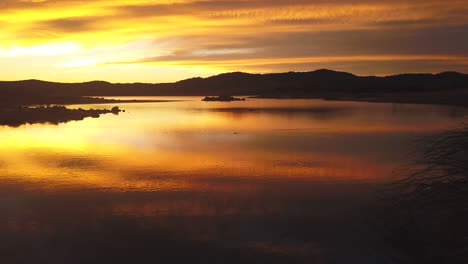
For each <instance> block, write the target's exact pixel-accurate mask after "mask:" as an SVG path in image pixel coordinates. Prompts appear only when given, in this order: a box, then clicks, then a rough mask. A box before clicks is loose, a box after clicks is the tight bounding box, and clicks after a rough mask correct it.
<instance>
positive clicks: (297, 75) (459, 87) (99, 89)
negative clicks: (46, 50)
mask: <svg viewBox="0 0 468 264" xmlns="http://www.w3.org/2000/svg"><path fill="white" fill-rule="evenodd" d="M0 93H1V94H3V95H4V96H9V95H10V96H14V97H18V96H26V97H33V96H44V95H46V96H47V97H70V96H75V97H76V96H145V95H147V96H149V95H153V96H170V95H179V96H181V95H197V96H206V95H226V94H227V95H250V96H257V97H264V98H324V99H329V100H357V101H372V102H401V103H430V104H451V105H464V106H466V105H468V103H467V101H468V100H466V98H467V95H468V75H467V74H462V73H457V72H443V73H439V74H401V75H393V76H386V77H376V76H356V75H353V74H350V73H346V72H337V71H331V70H317V71H311V72H287V73H272V74H249V73H242V72H233V73H225V74H220V75H216V76H212V77H208V78H192V79H187V80H183V81H179V82H175V83H159V84H150V83H118V84H112V83H108V82H102V81H94V82H86V83H53V82H44V81H38V80H27V81H14V82H0Z"/></svg>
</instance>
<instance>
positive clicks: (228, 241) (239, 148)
mask: <svg viewBox="0 0 468 264" xmlns="http://www.w3.org/2000/svg"><path fill="white" fill-rule="evenodd" d="M142 99H164V98H154V97H152V98H148V97H145V98H142ZM165 99H177V100H181V101H178V102H161V103H138V104H121V105H119V106H120V107H121V108H123V109H125V110H126V112H125V113H121V114H119V115H118V116H116V115H104V116H102V117H101V118H98V119H93V118H87V119H85V120H83V121H76V122H69V123H66V124H60V125H58V126H56V125H25V126H21V127H18V128H12V127H0V136H1V138H2V141H1V142H0V145H1V148H0V175H1V176H0V210H1V214H0V261H1V263H147V262H158V261H160V262H162V263H175V262H180V263H199V262H203V263H239V262H242V261H243V262H245V263H379V262H381V261H383V259H385V258H386V255H385V250H383V249H382V248H380V246H379V236H378V234H376V232H375V231H374V230H372V228H371V226H372V224H371V223H369V218H370V217H369V214H370V212H371V211H372V210H371V209H370V208H372V206H373V204H374V203H375V201H376V199H377V197H378V187H379V186H380V185H382V184H385V183H386V182H388V181H389V180H392V179H393V178H395V177H396V176H395V175H394V174H393V173H392V171H394V170H395V169H398V166H400V165H401V164H404V162H405V161H407V159H408V153H409V152H410V151H411V149H412V142H413V140H414V139H415V138H417V137H418V136H420V135H426V134H430V133H436V132H438V131H441V130H445V129H448V128H451V127H454V126H456V125H458V124H459V123H460V122H462V121H464V120H466V118H465V116H467V115H468V111H467V110H466V109H463V108H455V107H446V106H430V105H399V104H375V103H356V102H327V101H320V100H269V99H250V100H248V101H245V102H230V103H229V102H227V103H221V102H201V101H200V99H201V98H198V97H176V98H174V97H172V98H165ZM114 105H115V104H114ZM114 105H110V106H114ZM73 107H83V108H104V107H106V108H107V107H109V106H108V105H84V106H73Z"/></svg>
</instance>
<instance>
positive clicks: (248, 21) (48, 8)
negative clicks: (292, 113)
mask: <svg viewBox="0 0 468 264" xmlns="http://www.w3.org/2000/svg"><path fill="white" fill-rule="evenodd" d="M0 12H1V13H2V16H1V17H0V26H1V27H2V31H1V32H0V61H1V62H2V65H4V67H3V69H2V71H1V73H0V79H1V80H19V79H32V78H35V79H43V80H50V81H67V82H75V81H90V80H97V79H99V80H106V81H113V82H168V81H176V80H180V79H185V78H189V77H195V76H202V77H203V76H210V75H214V74H218V73H221V72H229V71H246V72H259V73H267V72H281V71H291V70H294V71H308V70H314V69H317V68H331V69H335V70H342V71H348V72H353V73H355V74H360V75H387V74H395V73H401V72H440V71H446V70H453V71H460V72H467V71H468V50H467V47H468V43H467V41H468V37H467V36H468V16H467V15H466V14H467V12H468V5H467V2H466V0H454V1H442V0H429V1H422V0H416V1H403V0H397V1H389V0H377V1H370V0H366V1H355V0H337V1H322V0H295V1H278V0H249V1H247V0H237V1H214V0H208V1H192V0H180V1H175V0H174V1H173V0H153V1H151V0H135V1H124V0H113V1H109V0H95V1H78V0H62V1H57V0H3V1H2V3H1V4H0ZM5 65H7V66H8V67H5Z"/></svg>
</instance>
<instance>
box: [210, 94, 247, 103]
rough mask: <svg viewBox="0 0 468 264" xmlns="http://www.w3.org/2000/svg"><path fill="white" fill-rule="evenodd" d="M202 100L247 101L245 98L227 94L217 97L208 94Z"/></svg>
mask: <svg viewBox="0 0 468 264" xmlns="http://www.w3.org/2000/svg"><path fill="white" fill-rule="evenodd" d="M202 101H204V102H232V101H245V98H236V97H233V96H227V95H222V96H216V97H209V96H206V97H205V98H203V99H202Z"/></svg>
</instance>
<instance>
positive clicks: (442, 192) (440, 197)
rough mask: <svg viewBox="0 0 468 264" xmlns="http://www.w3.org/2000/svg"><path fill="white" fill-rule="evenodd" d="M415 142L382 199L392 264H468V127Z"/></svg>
mask: <svg viewBox="0 0 468 264" xmlns="http://www.w3.org/2000/svg"><path fill="white" fill-rule="evenodd" d="M419 143H420V144H418V146H419V147H420V149H421V150H422V153H421V157H420V158H419V159H417V160H416V161H415V162H414V163H412V164H411V165H409V166H408V167H407V168H405V170H406V171H407V172H406V173H405V175H406V177H405V178H404V179H403V180H400V181H398V182H396V183H394V184H393V185H392V186H391V188H390V193H389V194H388V196H386V199H387V203H386V205H387V206H386V207H385V210H384V211H385V212H384V213H383V215H384V216H385V217H384V218H383V219H385V220H386V221H384V226H383V227H384V229H383V230H385V233H386V240H387V242H389V243H390V245H391V246H392V248H393V250H394V256H395V260H396V261H395V262H396V263H437V264H440V263H450V264H454V263H468V226H467V223H468V126H466V125H465V126H463V127H461V128H459V129H455V130H452V131H447V132H445V133H442V134H440V135H437V136H432V137H429V138H425V139H424V140H422V141H420V142H419Z"/></svg>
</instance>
